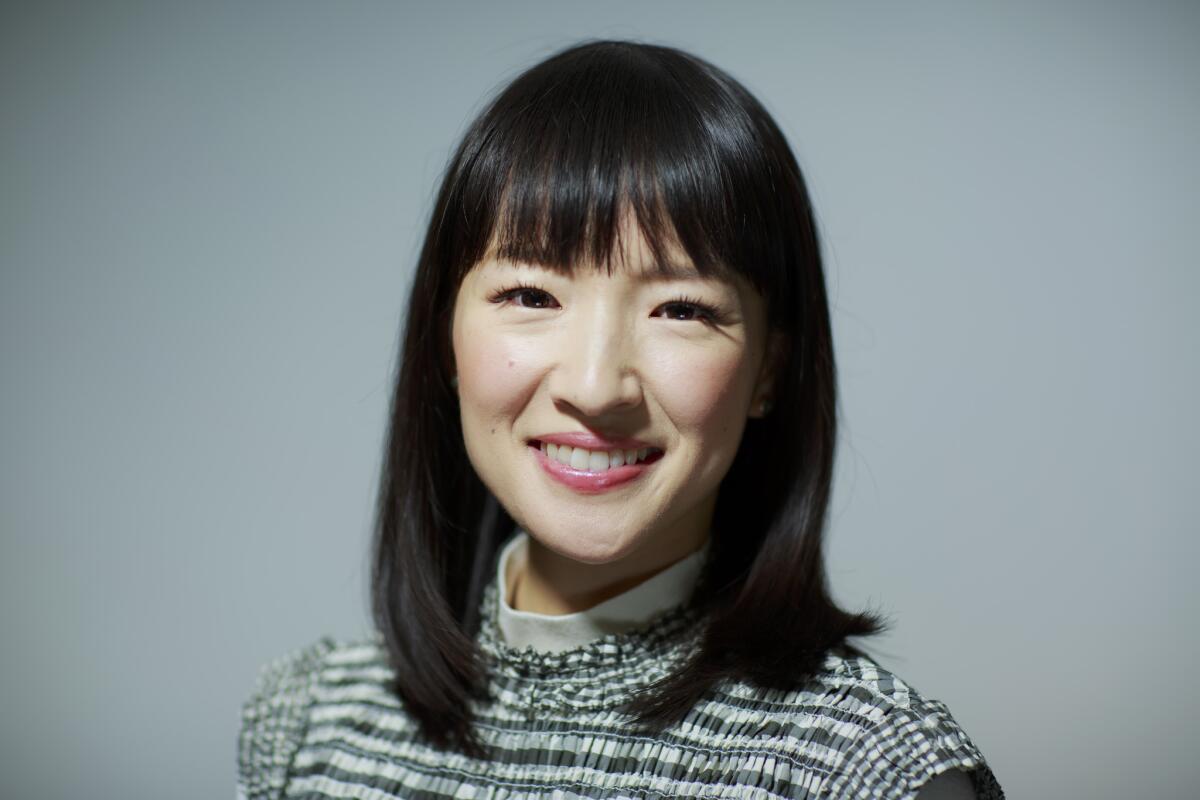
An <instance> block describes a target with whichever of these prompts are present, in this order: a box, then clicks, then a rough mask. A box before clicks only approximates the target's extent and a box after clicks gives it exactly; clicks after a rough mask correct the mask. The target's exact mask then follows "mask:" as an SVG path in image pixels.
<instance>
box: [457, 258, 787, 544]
mask: <svg viewBox="0 0 1200 800" xmlns="http://www.w3.org/2000/svg"><path fill="white" fill-rule="evenodd" d="M634 240H635V242H636V243H635V244H632V245H631V246H630V248H629V249H627V250H626V252H625V261H624V264H622V265H620V266H619V267H618V269H617V271H616V272H615V273H614V274H613V276H612V277H609V276H608V275H607V273H606V272H604V271H603V270H599V271H597V270H593V269H591V268H590V267H581V268H579V269H577V270H576V274H575V276H574V277H570V276H564V275H559V274H556V273H555V272H553V271H552V270H549V269H545V268H540V267H536V266H532V265H528V264H520V263H511V262H502V261H497V260H496V259H494V258H492V257H490V256H489V257H486V258H485V259H484V260H483V261H481V262H479V263H478V264H477V265H476V266H475V267H474V269H473V270H472V271H471V272H469V273H468V274H467V276H466V277H465V279H464V280H463V283H462V285H461V286H460V287H459V291H458V295H457V297H456V300H455V306H454V317H453V324H452V340H453V350H454V359H455V374H456V375H457V377H458V395H459V404H460V410H461V418H462V429H463V436H464V439H465V445H466V449H467V453H468V456H469V458H470V460H471V464H472V465H473V466H474V468H475V470H476V471H477V472H478V474H479V476H480V478H481V479H482V480H483V482H484V484H485V485H487V487H488V488H489V489H490V490H491V492H492V493H493V494H494V495H495V496H496V498H497V500H499V501H500V503H501V504H502V505H503V506H504V508H505V509H506V510H507V511H508V512H509V514H510V515H511V516H512V517H513V519H514V520H516V521H517V523H518V524H520V525H521V526H522V527H523V528H524V529H525V530H526V531H528V532H529V533H530V535H531V536H533V538H534V539H535V540H537V542H539V543H540V544H542V545H544V546H545V547H547V548H549V549H550V550H551V551H554V552H555V553H557V554H558V555H560V556H563V557H566V558H568V559H572V560H574V561H577V562H584V563H588V564H602V563H603V564H608V563H612V562H617V561H621V560H625V559H629V560H628V561H627V562H626V563H628V564H642V565H647V564H665V563H670V560H671V558H678V557H680V556H682V555H683V554H685V553H687V552H690V551H691V550H692V549H694V548H695V547H698V546H699V545H700V544H701V543H702V542H703V541H704V539H705V538H706V537H707V536H708V528H709V524H710V521H711V517H712V511H713V508H714V504H715V501H716V495H717V489H718V486H719V484H720V482H721V479H722V478H723V477H724V476H725V474H726V472H727V471H728V470H729V467H730V464H731V463H732V461H733V458H734V455H735V453H736V452H737V449H738V444H739V442H740V440H741V437H742V431H743V428H744V426H745V424H746V419H747V416H748V415H753V412H755V411H757V410H758V405H757V403H758V401H759V400H760V399H761V398H762V397H763V396H765V394H766V390H768V389H769V384H768V383H767V381H768V379H769V376H768V375H767V374H766V373H767V369H766V368H765V365H766V363H767V362H768V360H767V359H765V358H764V355H765V352H766V347H765V342H764V336H765V328H766V324H765V308H764V304H763V301H762V298H761V297H760V296H759V295H758V294H757V293H756V292H755V291H754V290H753V288H752V287H751V286H750V284H749V283H748V282H746V281H745V279H743V278H741V277H737V278H736V279H735V282H734V283H724V282H721V281H717V280H705V279H701V278H700V277H699V276H698V275H693V276H692V277H681V278H671V279H662V278H657V277H655V276H653V274H652V273H650V266H651V260H650V259H651V254H650V251H649V250H648V248H647V247H646V246H645V242H644V241H642V240H641V237H640V236H636V237H634ZM623 241H626V242H630V241H631V239H630V237H629V236H624V237H623ZM679 252H680V251H676V255H679ZM618 263H620V262H618ZM677 263H680V264H682V265H684V266H686V267H690V261H688V260H687V258H686V256H682V255H679V260H678V262H677ZM684 297H686V298H688V299H687V301H684V300H682V299H681V298H684ZM693 301H698V303H700V304H703V306H709V307H711V308H712V309H714V311H715V315H714V317H713V318H709V315H708V312H707V311H706V310H704V309H703V308H702V307H700V306H697V305H695V304H693ZM752 404H753V407H752ZM558 434H581V435H583V436H594V437H598V438H599V439H600V440H608V442H609V443H616V442H615V440H621V439H625V440H627V441H626V442H625V444H626V445H632V444H636V443H637V442H640V443H642V444H643V445H644V446H649V447H652V448H656V449H658V450H661V451H662V453H661V456H654V455H653V453H651V456H650V459H649V460H648V461H646V462H645V463H644V464H641V465H636V464H635V465H634V466H633V467H630V466H628V465H625V466H618V467H616V468H612V469H610V470H609V471H607V472H604V471H601V470H599V469H598V467H599V464H600V461H601V460H602V459H601V457H600V455H599V452H597V451H603V452H606V453H607V452H610V451H611V450H615V449H618V448H607V447H602V446H600V445H601V442H599V441H593V442H592V444H593V447H591V448H588V449H589V451H590V452H589V453H574V452H573V451H572V453H573V455H574V457H575V461H574V462H573V464H574V468H572V467H571V466H570V465H566V464H562V463H557V464H555V462H553V460H552V459H551V458H550V456H549V454H548V453H545V452H543V448H542V446H541V442H544V441H546V440H547V439H553V438H555V436H556V435H558ZM560 438H562V439H564V440H565V439H566V437H560ZM628 440H634V441H632V442H631V441H628ZM575 441H576V443H577V444H578V443H580V442H579V440H575ZM620 449H622V450H626V449H632V448H620ZM592 453H595V455H592ZM563 455H564V454H563V453H562V452H560V453H559V456H560V458H561V457H562V456H563ZM626 458H627V455H625V456H623V457H622V458H620V459H618V461H622V460H625V459H626ZM567 460H570V458H569V457H568V458H567ZM609 463H611V462H609ZM667 555H670V558H666V556H667Z"/></svg>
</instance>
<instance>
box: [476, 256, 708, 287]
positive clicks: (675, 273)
mask: <svg viewBox="0 0 1200 800" xmlns="http://www.w3.org/2000/svg"><path fill="white" fill-rule="evenodd" d="M488 261H489V263H490V264H491V265H492V266H494V267H497V268H500V269H507V270H523V269H533V270H544V271H548V272H562V270H558V269H555V268H554V267H551V266H548V265H544V264H533V263H529V262H524V261H522V262H513V261H505V260H499V259H496V258H494V257H493V258H489V259H488ZM729 275H730V273H729V270H727V269H722V268H718V269H717V270H715V271H714V272H713V273H712V274H711V275H702V274H701V273H700V271H699V270H698V269H696V267H695V266H694V265H693V264H692V263H691V262H678V261H667V262H654V263H653V264H651V265H650V266H649V268H647V269H644V270H642V271H641V273H640V274H639V276H638V277H639V278H641V279H642V280H647V281H659V280H669V281H680V280H698V281H709V280H717V281H727V280H729Z"/></svg>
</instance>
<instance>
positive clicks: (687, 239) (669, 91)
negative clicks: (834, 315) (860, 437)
mask: <svg viewBox="0 0 1200 800" xmlns="http://www.w3.org/2000/svg"><path fill="white" fill-rule="evenodd" d="M624 213H630V214H633V215H635V217H636V221H637V224H638V227H639V228H640V231H641V233H642V234H643V235H644V236H645V240H646V242H647V244H648V246H649V249H650V250H651V251H652V253H653V254H654V255H655V262H656V263H657V264H659V265H660V267H662V268H664V269H665V268H668V266H669V261H668V259H667V253H668V250H669V248H670V247H671V246H673V245H674V246H678V247H681V248H682V250H683V251H684V252H686V253H687V255H688V256H689V257H690V258H691V260H692V263H693V265H694V266H695V268H696V269H697V270H698V271H699V272H700V273H701V274H702V275H711V274H723V273H727V271H733V272H735V273H737V274H739V275H741V276H744V277H745V278H746V279H748V280H749V281H750V283H751V284H752V285H753V286H754V287H755V288H756V289H757V290H758V291H759V292H761V294H762V296H763V297H764V299H765V300H766V305H767V323H768V328H769V329H770V331H772V332H777V333H782V334H783V335H784V336H785V339H786V342H787V347H786V348H785V355H784V356H783V359H782V361H781V362H780V363H781V366H780V369H779V371H778V373H777V378H776V380H775V381H774V384H773V396H774V400H775V407H774V410H773V411H772V412H771V413H770V414H768V415H766V416H765V417H763V418H761V419H752V420H750V421H749V423H748V424H747V426H746V428H745V430H744V432H743V436H742V441H741V443H740V445H739V449H738V451H737V454H736V456H735V458H734V461H733V463H732V465H731V467H730V469H729V472H728V473H727V474H726V476H725V477H724V479H723V480H722V482H721V484H720V487H719V491H718V496H717V503H716V507H715V511H714V517H713V522H712V528H711V539H710V556H709V558H708V560H707V563H706V566H705V569H704V572H703V574H702V576H701V579H700V580H699V582H698V583H697V586H696V589H695V593H694V595H693V602H695V603H697V604H698V605H699V607H701V608H702V609H703V610H705V611H706V612H707V613H706V615H705V619H706V620H707V622H706V628H705V632H704V637H703V640H702V645H701V647H700V648H699V649H698V651H697V652H696V653H695V655H694V657H692V658H691V659H690V660H689V661H687V663H685V664H684V665H683V666H681V667H680V668H679V669H678V670H676V672H675V673H673V674H672V675H670V676H668V678H667V679H666V680H665V681H663V682H660V683H659V684H657V685H655V686H654V687H651V688H652V689H653V691H651V692H647V693H641V694H638V695H636V696H635V697H634V698H633V700H632V701H631V702H630V703H629V704H628V706H627V711H628V713H629V714H631V715H632V716H633V717H634V720H635V722H637V723H638V724H640V725H642V726H647V727H650V728H661V727H664V726H666V725H668V724H670V723H671V722H673V721H677V720H679V719H681V718H682V716H683V715H684V714H686V712H687V711H688V709H690V708H691V707H692V706H693V705H694V704H695V703H696V702H697V701H698V700H699V699H700V697H701V696H702V695H703V694H704V693H705V692H706V691H708V690H709V689H710V688H711V687H712V686H713V684H714V683H715V682H716V681H718V680H721V679H723V678H732V679H738V678H740V679H745V680H749V681H752V682H754V683H756V684H758V685H761V686H766V687H778V688H786V687H793V686H797V685H799V684H801V683H803V682H804V681H805V680H806V679H807V678H808V677H810V676H811V675H812V674H813V673H814V672H815V671H816V670H817V669H818V668H819V666H820V664H821V661H822V659H823V657H824V654H825V653H826V652H827V651H828V650H830V649H831V648H844V649H845V650H847V651H849V652H852V653H858V652H860V651H858V650H857V649H856V648H855V647H853V646H852V645H850V644H849V643H848V642H847V637H849V636H863V635H868V634H873V633H877V632H879V631H880V630H881V629H882V627H883V625H882V623H881V621H880V619H879V618H878V617H877V616H875V615H873V614H869V613H849V612H847V611H844V610H842V609H841V608H839V607H838V606H837V605H836V604H835V602H834V601H833V598H832V597H831V595H830V592H829V587H828V582H827V578H826V573H825V566H824V558H823V554H822V536H823V532H824V529H825V525H826V516H827V509H828V505H829V496H830V487H831V482H832V471H833V460H834V449H835V442H836V431H837V423H836V407H837V402H836V375H835V368H834V351H833V341H832V335H831V331H830V322H829V308H828V300H827V298H826V291H825V280H824V274H823V269H822V261H821V252H820V245H819V242H818V238H817V231H816V227H815V224H814V219H813V213H812V208H811V206H810V203H809V198H808V191H807V189H806V187H805V183H804V179H803V177H802V175H801V172H800V168H799V165H798V164H797V162H796V159H795V156H794V155H793V154H792V151H791V149H790V148H789V146H788V144H787V141H786V139H785V137H784V135H783V134H782V132H781V131H780V129H779V127H778V126H777V125H776V124H775V122H774V120H773V119H772V118H771V116H770V115H769V114H768V113H767V111H766V110H765V109H764V108H763V106H762V105H761V104H760V103H759V102H758V101H757V100H756V99H755V98H754V97H753V96H752V95H751V94H750V93H749V92H748V91H747V90H746V89H745V88H744V87H743V86H742V85H741V84H740V83H738V82H737V81H736V80H734V79H733V78H732V77H730V76H729V75H728V74H726V73H725V72H723V71H722V70H720V69H718V68H717V67H715V66H713V65H712V64H710V63H708V62H706V61H704V60H702V59H700V58H697V57H696V56H693V55H691V54H689V53H686V52H683V51H681V50H679V49H676V48H672V47H666V46H662V45H655V44H647V43H641V42H632V41H608V40H603V41H595V40H593V41H585V42H582V43H579V44H576V45H574V46H572V47H569V48H567V49H565V50H562V51H560V52H558V53H556V54H554V55H552V56H551V57H549V58H547V59H546V60H544V61H542V62H540V63H538V64H536V65H535V66H533V67H531V68H529V69H528V70H526V71H525V72H523V73H521V74H520V75H519V76H517V77H516V78H515V79H514V80H513V81H512V82H511V83H510V84H508V85H507V86H506V87H505V88H504V89H503V90H502V91H500V92H499V93H498V94H497V95H496V96H495V98H494V99H492V100H491V101H490V102H489V103H488V104H487V105H486V106H485V107H484V108H483V110H482V112H481V113H480V114H479V115H478V117H477V118H476V119H475V120H474V122H473V123H472V124H471V125H470V126H469V127H468V129H467V130H466V132H465V134H464V136H463V138H462V141H461V142H460V144H459V145H458V147H457V149H456V150H455V152H454V154H453V156H452V157H451V159H450V162H449V164H448V166H447V168H446V172H445V175H444V177H443V179H442V182H441V188H440V190H439V192H438V195H437V198H436V201H435V205H434V208H433V213H432V216H431V219H430V221H429V227H428V231H427V232H426V236H425V240H424V243H423V246H422V249H421V252H420V256H419V262H418V264H417V269H416V274H415V276H414V279H413V283H412V287H411V297H410V300H409V306H408V315H407V319H406V323H405V326H404V330H403V333H402V343H401V352H400V360H399V365H398V368H397V374H396V383H395V393H394V396H393V402H392V407H391V416H390V425H389V432H388V437H387V442H386V452H385V456H384V465H383V469H382V471H381V476H380V490H379V498H378V507H377V521H376V531H375V542H374V553H373V571H372V604H373V613H374V617H375V623H376V625H377V627H378V628H379V630H380V632H381V634H382V637H383V641H384V643H385V646H386V648H387V652H388V656H389V660H390V663H391V665H392V666H393V667H394V669H395V673H396V678H395V683H394V685H393V687H392V688H393V690H394V692H395V693H396V695H397V697H398V698H399V699H400V700H401V701H402V702H403V703H404V705H405V707H406V708H407V709H408V711H409V712H410V714H411V715H412V716H413V717H414V718H415V719H416V720H417V721H418V723H419V725H420V727H421V729H422V731H423V732H424V734H425V735H426V736H427V737H428V738H429V739H430V740H431V741H433V742H434V743H435V744H437V745H438V746H443V747H454V748H458V749H460V750H462V751H463V752H466V753H469V754H475V755H479V754H481V753H482V750H481V745H480V743H479V740H478V738H477V737H476V736H475V734H474V733H473V731H472V727H471V723H472V719H471V715H470V711H469V708H470V703H469V699H470V698H472V697H478V696H480V693H481V692H482V688H483V685H484V683H485V679H486V675H485V673H484V670H485V666H484V664H483V663H482V659H481V656H480V654H479V652H478V649H477V646H476V644H475V640H474V637H475V634H476V633H477V631H478V626H479V619H478V606H479V603H480V601H481V599H482V592H483V588H484V586H485V585H486V584H487V581H488V579H489V578H490V577H491V576H492V575H493V574H494V570H495V559H496V558H497V554H498V548H499V546H500V545H501V544H502V543H503V541H502V540H503V538H504V537H505V536H506V535H507V534H508V533H510V532H511V531H512V529H513V524H514V523H513V520H512V518H511V517H509V515H508V514H507V512H506V511H505V510H504V509H503V507H501V506H500V504H499V503H498V502H497V500H496V498H495V497H494V496H493V495H492V494H491V492H490V491H489V490H488V489H487V488H486V487H485V486H484V485H483V483H482V482H481V480H480V479H479V477H478V475H477V474H476V473H475V471H474V469H473V468H472V466H471V464H470V462H469V460H468V457H467V453H466V451H465V448H464V447H463V446H461V444H462V436H463V434H462V427H461V422H460V419H459V413H458V407H457V395H456V392H455V390H454V388H453V386H452V385H451V383H450V378H451V369H452V368H451V366H450V365H452V364H453V358H452V354H451V345H450V330H449V325H450V319H451V315H452V311H453V304H454V301H455V297H456V294H457V291H458V287H459V285H460V283H461V281H462V280H463V278H464V276H465V275H466V274H467V272H469V271H470V269H471V268H472V267H473V266H474V265H475V264H476V263H478V262H479V260H480V259H481V258H482V257H483V256H484V255H485V253H487V252H489V250H490V249H491V248H494V249H495V250H494V252H496V253H497V254H498V255H500V256H501V257H505V258H509V259H513V260H521V261H525V262H529V263H533V264H538V265H542V266H546V267H550V268H554V269H558V270H563V271H567V272H569V271H570V270H573V269H575V268H577V266H578V265H580V264H584V263H586V264H593V265H602V264H606V265H609V266H610V267H611V256H612V255H613V253H614V252H615V251H619V245H618V244H617V242H618V240H619V233H618V231H619V227H620V220H621V216H622V214H624Z"/></svg>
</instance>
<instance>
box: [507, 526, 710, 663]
mask: <svg viewBox="0 0 1200 800" xmlns="http://www.w3.org/2000/svg"><path fill="white" fill-rule="evenodd" d="M528 547H529V534H528V533H526V532H525V531H523V530H521V529H520V528H517V533H516V535H515V536H513V537H512V538H511V539H509V540H508V543H507V544H506V545H504V547H503V548H502V549H501V550H500V555H499V557H498V558H497V559H496V585H497V586H504V587H506V589H505V591H503V592H500V595H499V604H498V615H499V616H498V620H499V627H500V634H501V636H502V637H503V638H504V641H505V642H506V643H507V644H509V645H510V646H512V647H516V648H518V649H520V648H522V647H526V646H529V647H533V648H534V649H535V650H542V651H545V652H551V653H561V652H562V651H564V650H571V649H573V648H576V647H580V646H582V645H585V644H587V643H588V642H591V641H594V640H596V639H599V638H601V637H602V636H605V635H606V634H610V633H621V632H622V631H626V630H629V629H631V628H633V627H635V626H637V625H641V624H644V623H646V622H648V621H649V620H650V619H652V618H653V617H654V616H655V615H657V614H661V613H663V612H664V611H669V610H670V609H671V608H672V607H673V606H677V605H680V604H681V603H684V602H686V601H687V599H688V595H690V594H691V593H692V588H693V587H694V586H695V585H696V580H697V579H698V578H699V577H700V570H701V569H702V568H703V567H704V559H705V557H706V556H707V555H708V542H707V541H706V542H705V543H704V545H703V546H702V547H700V548H699V549H698V550H696V551H694V552H692V553H689V554H688V555H686V556H684V557H683V558H681V559H679V560H678V561H676V562H675V563H674V564H671V565H670V566H669V567H667V568H666V569H664V570H662V571H661V572H659V573H657V574H655V575H652V576H651V577H649V578H647V579H646V580H644V581H642V582H641V583H639V584H638V585H637V586H634V587H633V588H632V589H628V590H626V591H624V592H621V593H620V594H618V595H616V596H614V597H610V598H609V599H608V600H605V601H604V602H602V603H597V604H596V605H594V606H592V607H591V608H588V609H585V610H583V611H577V612H575V613H573V614H539V613H536V612H533V611H518V610H516V609H515V608H513V607H512V606H510V605H509V604H508V598H509V597H510V596H511V595H512V585H511V584H512V579H513V578H514V577H515V576H516V574H517V573H519V572H520V571H521V570H522V569H523V568H524V565H525V559H526V557H527V555H528ZM510 562H511V564H512V566H513V567H514V570H513V572H512V573H511V574H510V573H508V572H507V567H508V566H509V564H510Z"/></svg>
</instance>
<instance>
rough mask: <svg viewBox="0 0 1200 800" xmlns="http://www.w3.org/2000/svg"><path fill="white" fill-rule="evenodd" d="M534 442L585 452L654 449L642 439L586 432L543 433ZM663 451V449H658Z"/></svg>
mask: <svg viewBox="0 0 1200 800" xmlns="http://www.w3.org/2000/svg"><path fill="white" fill-rule="evenodd" d="M533 441H534V442H546V443H547V444H550V443H553V444H565V445H568V446H569V447H582V448H583V449H584V450H638V449H640V448H642V447H654V445H652V444H650V443H649V442H643V441H642V440H641V439H632V438H630V437H624V438H617V439H605V438H604V437H603V436H596V435H595V434H593V433H584V432H569V433H543V434H540V435H538V436H535V437H534V438H533ZM657 449H659V450H661V449H662V448H661V447H659V448H657Z"/></svg>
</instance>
